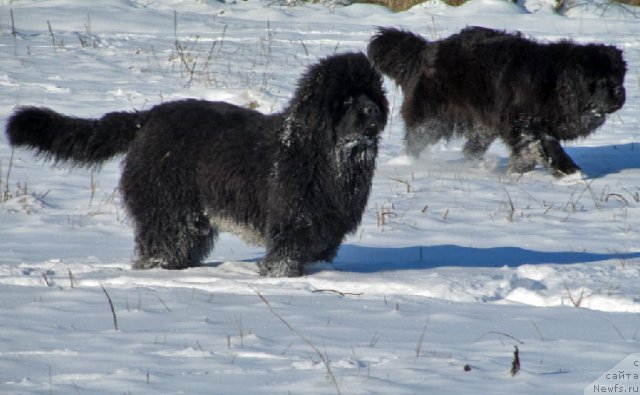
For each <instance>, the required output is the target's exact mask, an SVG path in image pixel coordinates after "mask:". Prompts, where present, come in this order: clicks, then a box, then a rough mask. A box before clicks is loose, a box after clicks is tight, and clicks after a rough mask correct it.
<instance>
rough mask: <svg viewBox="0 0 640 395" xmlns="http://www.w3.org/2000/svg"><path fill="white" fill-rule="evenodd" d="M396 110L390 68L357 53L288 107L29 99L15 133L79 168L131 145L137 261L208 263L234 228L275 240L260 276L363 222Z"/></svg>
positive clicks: (320, 69)
mask: <svg viewBox="0 0 640 395" xmlns="http://www.w3.org/2000/svg"><path fill="white" fill-rule="evenodd" d="M387 107H388V106H387V100H386V98H385V95H384V90H383V88H382V77H381V75H380V74H379V73H378V72H377V71H375V69H373V67H372V66H371V64H370V63H369V61H368V60H367V58H366V56H364V55H363V54H359V53H349V54H342V55H336V56H332V57H328V58H326V59H323V60H321V61H320V62H319V63H318V64H316V65H314V66H312V67H310V68H309V70H308V71H307V72H306V74H305V75H303V76H302V78H301V80H300V81H299V83H298V87H297V90H296V92H295V94H294V96H293V99H292V100H291V102H290V104H289V106H288V108H287V109H286V110H284V111H283V112H281V113H276V114H271V115H264V114H261V113H259V112H256V111H253V110H249V109H245V108H241V107H237V106H234V105H231V104H228V103H224V102H207V101H199V100H184V101H176V102H170V103H165V104H160V105H158V106H155V107H153V108H151V109H150V110H148V111H144V112H139V113H124V112H116V113H109V114H107V115H105V116H104V117H102V118H100V119H98V120H84V119H78V118H72V117H67V116H64V115H60V114H57V113H55V112H53V111H51V110H48V109H38V108H33V107H27V108H23V109H20V110H18V111H17V112H16V113H15V114H14V115H13V116H12V117H11V118H10V119H9V122H8V124H7V134H8V136H9V140H10V142H11V144H13V145H16V146H26V147H29V148H32V149H34V150H36V151H37V152H38V153H41V154H43V155H45V156H46V157H48V158H51V159H54V160H59V161H70V162H71V163H72V164H75V165H95V164H97V163H99V162H102V161H104V160H107V159H109V158H110V157H112V156H114V155H116V154H118V153H124V152H126V156H125V158H124V169H123V173H122V178H121V181H120V189H121V192H122V195H123V200H124V203H125V205H126V207H127V210H128V213H129V215H130V217H131V218H132V220H133V223H134V227H135V239H136V249H137V258H136V261H135V262H134V267H135V268H151V267H163V268H167V269H182V268H186V267H190V266H196V265H199V264H200V263H201V261H202V260H203V259H204V258H205V257H206V255H207V254H208V253H209V251H210V249H211V248H212V247H213V244H214V240H215V237H216V236H217V234H218V232H219V231H221V230H226V229H229V230H231V231H235V232H237V233H240V234H241V235H243V236H245V237H246V238H247V239H248V240H250V241H253V242H257V243H263V244H264V245H265V246H266V256H265V258H264V260H263V261H262V262H260V263H259V267H260V273H261V274H262V275H267V276H299V275H301V274H302V272H303V265H304V264H306V263H310V262H314V261H320V260H331V259H332V258H333V257H334V256H335V254H336V252H337V249H338V247H339V245H340V243H341V242H342V239H343V238H344V236H345V235H346V234H348V233H350V232H353V231H355V229H356V228H357V226H358V225H359V223H360V220H361V217H362V213H363V211H364V209H365V206H366V202H367V199H368V196H369V191H370V189H371V180H372V177H373V173H374V169H375V158H376V155H377V150H378V140H379V133H380V132H381V130H382V129H383V128H384V125H385V124H386V121H387V112H388V109H387Z"/></svg>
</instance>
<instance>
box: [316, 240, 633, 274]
mask: <svg viewBox="0 0 640 395" xmlns="http://www.w3.org/2000/svg"><path fill="white" fill-rule="evenodd" d="M636 258H640V252H630V253H617V252H611V253H590V252H573V251H572V252H541V251H532V250H527V249H524V248H519V247H492V248H475V247H461V246H457V245H436V246H415V247H400V248H395V247H367V246H359V245H352V244H343V245H342V247H340V250H339V251H338V255H337V256H336V258H335V259H334V262H333V268H334V269H335V270H338V271H345V272H356V273H375V272H380V271H396V270H417V269H430V268H435V267H441V266H454V267H502V266H509V267H517V266H521V265H527V264H531V265H535V264H572V263H589V262H598V261H604V260H609V259H615V260H619V261H621V262H624V261H626V260H630V259H636ZM318 269H320V268H318ZM320 270H322V269H320ZM312 271H314V272H315V271H316V270H312Z"/></svg>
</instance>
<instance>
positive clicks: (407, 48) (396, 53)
mask: <svg viewBox="0 0 640 395" xmlns="http://www.w3.org/2000/svg"><path fill="white" fill-rule="evenodd" d="M427 45H428V42H427V40H425V39H424V38H422V37H420V36H418V35H417V34H414V33H411V32H409V31H406V30H399V29H395V28H391V27H380V28H378V33H377V34H375V35H374V36H373V37H372V38H371V41H369V46H368V48H367V56H368V57H369V60H370V61H371V62H372V63H373V64H374V65H375V66H376V68H377V69H378V70H380V72H382V73H384V74H386V75H388V76H389V77H391V78H392V79H393V80H394V81H396V83H398V84H401V85H402V84H403V83H404V82H406V81H407V80H408V79H409V78H411V76H412V75H417V73H418V71H419V68H420V66H421V58H422V56H423V55H422V52H423V49H424V48H425V47H427Z"/></svg>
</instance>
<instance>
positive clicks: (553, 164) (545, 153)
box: [541, 135, 580, 178]
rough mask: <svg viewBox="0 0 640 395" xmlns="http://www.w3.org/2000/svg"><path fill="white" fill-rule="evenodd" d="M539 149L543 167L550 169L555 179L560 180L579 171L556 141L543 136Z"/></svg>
mask: <svg viewBox="0 0 640 395" xmlns="http://www.w3.org/2000/svg"><path fill="white" fill-rule="evenodd" d="M541 147H542V150H541V151H542V152H541V155H542V158H543V165H544V166H545V167H548V168H550V169H551V173H552V174H553V175H554V176H555V177H558V178H560V177H564V176H567V175H570V174H574V173H576V172H579V171H580V167H579V166H578V165H576V163H575V162H574V161H573V159H571V157H569V155H567V153H566V152H565V151H564V149H563V148H562V147H561V146H560V142H559V141H558V140H557V139H555V138H553V137H551V136H549V135H543V136H542V140H541Z"/></svg>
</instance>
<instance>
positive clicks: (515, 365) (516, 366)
mask: <svg viewBox="0 0 640 395" xmlns="http://www.w3.org/2000/svg"><path fill="white" fill-rule="evenodd" d="M514 347H515V350H514V351H513V361H512V362H511V377H513V376H515V375H516V374H518V372H519V371H520V353H519V351H518V346H514Z"/></svg>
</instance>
